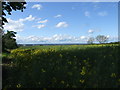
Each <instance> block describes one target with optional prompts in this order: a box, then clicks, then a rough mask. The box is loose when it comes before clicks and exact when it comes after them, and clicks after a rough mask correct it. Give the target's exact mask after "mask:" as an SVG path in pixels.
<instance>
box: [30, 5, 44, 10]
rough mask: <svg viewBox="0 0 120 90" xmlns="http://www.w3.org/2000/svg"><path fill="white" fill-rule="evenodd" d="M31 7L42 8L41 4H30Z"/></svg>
mask: <svg viewBox="0 0 120 90" xmlns="http://www.w3.org/2000/svg"><path fill="white" fill-rule="evenodd" d="M32 8H37V9H38V10H40V9H41V8H42V5H41V4H35V5H33V6H32Z"/></svg>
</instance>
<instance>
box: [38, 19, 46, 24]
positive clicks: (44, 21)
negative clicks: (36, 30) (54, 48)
mask: <svg viewBox="0 0 120 90" xmlns="http://www.w3.org/2000/svg"><path fill="white" fill-rule="evenodd" d="M47 22H48V20H47V19H45V20H43V21H38V23H47Z"/></svg>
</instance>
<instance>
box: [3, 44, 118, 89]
mask: <svg viewBox="0 0 120 90" xmlns="http://www.w3.org/2000/svg"><path fill="white" fill-rule="evenodd" d="M119 50H120V46H119V45H118V44H100V45H58V46H26V47H25V46H24V47H20V48H18V49H14V50H11V52H10V53H9V54H4V55H3V62H5V61H6V62H8V63H7V64H6V62H5V63H4V64H5V65H4V64H3V88H117V87H118V86H119V85H120V76H119V73H118V71H119V68H120V66H119V65H118V64H119V58H120V56H119V55H118V53H119V52H118V51H119Z"/></svg>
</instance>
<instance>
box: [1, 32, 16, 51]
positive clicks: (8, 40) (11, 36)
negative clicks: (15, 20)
mask: <svg viewBox="0 0 120 90" xmlns="http://www.w3.org/2000/svg"><path fill="white" fill-rule="evenodd" d="M15 34H16V32H13V31H7V33H6V34H3V35H2V51H3V52H4V51H7V49H15V48H17V47H18V46H17V43H16V39H15V37H16V36H15Z"/></svg>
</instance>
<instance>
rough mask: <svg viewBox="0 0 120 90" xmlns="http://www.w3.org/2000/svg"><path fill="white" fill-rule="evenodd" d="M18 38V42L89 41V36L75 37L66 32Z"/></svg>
mask: <svg viewBox="0 0 120 90" xmlns="http://www.w3.org/2000/svg"><path fill="white" fill-rule="evenodd" d="M16 39H17V42H18V43H36V44H39V43H85V42H86V41H87V36H80V37H75V36H70V35H66V34H64V35H62V34H55V35H53V36H51V37H42V36H41V37H40V36H35V35H31V36H28V37H22V36H19V35H18V36H17V37H16Z"/></svg>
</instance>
